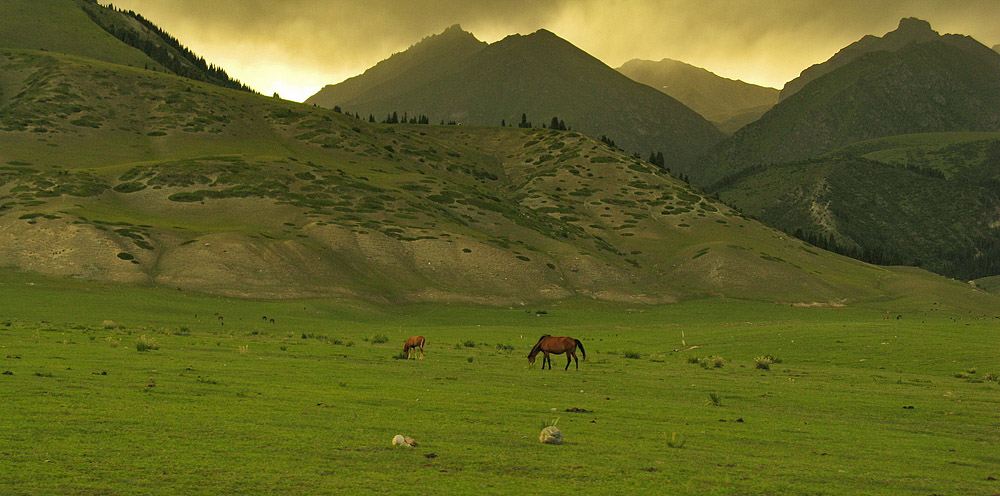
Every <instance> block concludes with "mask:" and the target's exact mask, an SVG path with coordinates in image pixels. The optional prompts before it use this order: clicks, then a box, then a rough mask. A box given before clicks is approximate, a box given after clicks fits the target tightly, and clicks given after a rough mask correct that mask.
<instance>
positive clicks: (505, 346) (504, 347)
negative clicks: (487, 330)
mask: <svg viewBox="0 0 1000 496" xmlns="http://www.w3.org/2000/svg"><path fill="white" fill-rule="evenodd" d="M497 351H502V352H511V351H514V346H513V345H509V344H502V343H497Z"/></svg>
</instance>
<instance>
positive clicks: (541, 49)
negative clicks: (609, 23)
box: [305, 26, 724, 172]
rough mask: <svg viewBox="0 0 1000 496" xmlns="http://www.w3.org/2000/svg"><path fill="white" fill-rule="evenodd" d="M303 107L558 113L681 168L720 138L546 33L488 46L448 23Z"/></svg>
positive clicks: (497, 120) (485, 118) (496, 121)
mask: <svg viewBox="0 0 1000 496" xmlns="http://www.w3.org/2000/svg"><path fill="white" fill-rule="evenodd" d="M305 103H307V104H317V105H320V106H323V107H327V108H333V107H335V106H336V107H340V108H343V109H344V110H345V111H348V112H358V113H360V114H361V115H363V116H367V115H369V114H371V115H373V116H375V117H376V118H377V119H379V120H382V116H385V115H388V114H391V113H393V112H397V113H398V114H399V115H402V114H404V113H406V114H407V115H409V116H417V115H426V116H428V117H429V119H430V120H432V121H435V122H437V121H439V120H443V121H455V122H457V123H459V124H462V125H473V126H499V125H501V124H506V125H518V124H520V123H521V122H522V116H524V117H525V118H526V119H527V121H530V122H532V123H533V124H534V125H535V126H538V127H541V126H542V125H543V124H546V125H547V124H549V123H550V121H551V119H552V118H553V117H556V118H557V119H558V120H560V121H563V122H565V123H566V125H567V126H569V127H570V128H571V129H573V130H576V131H580V132H582V133H584V134H587V135H590V136H591V137H600V136H607V137H608V138H609V139H610V140H612V141H614V142H615V143H616V144H617V145H618V146H619V147H621V148H622V149H624V150H626V151H628V152H637V153H640V154H642V156H648V155H649V154H650V153H653V152H661V153H663V154H664V156H665V157H666V161H667V163H666V164H665V165H666V166H667V167H673V168H674V170H679V171H682V172H683V170H684V168H685V166H686V165H687V164H689V163H690V162H691V161H692V160H693V159H694V158H695V157H697V156H699V155H701V154H702V153H704V152H706V151H707V150H708V149H709V147H711V146H712V145H713V144H715V143H717V142H718V141H720V140H721V139H722V138H723V137H724V135H723V134H722V133H721V132H720V131H719V130H718V129H716V128H715V126H713V125H712V124H711V123H710V122H708V121H707V120H705V119H704V118H703V117H702V116H701V115H699V114H698V113H697V112H695V111H693V110H691V109H690V108H688V107H687V106H685V105H684V104H682V103H680V102H678V101H677V100H675V99H674V98H671V97H670V96H667V95H666V94H664V93H662V92H659V91H656V90H654V89H652V88H650V87H648V86H646V85H644V84H640V83H637V82H635V81H633V80H631V79H629V78H628V77H626V76H624V75H622V74H621V73H619V72H617V71H615V70H614V69H612V68H610V67H608V66H607V65H606V64H604V63H603V62H601V61H600V60H597V59H596V58H594V57H592V56H591V55H589V54H587V53H586V52H584V51H582V50H580V49H579V48H577V47H575V46H573V45H572V44H570V43H569V42H567V41H566V40H563V39H562V38H559V37H558V36H556V35H555V34H553V33H551V32H549V31H547V30H544V29H543V30H539V31H537V32H535V33H532V34H529V35H512V36H508V37H506V38H504V39H502V40H500V41H498V42H496V43H493V44H488V45H487V44H483V43H481V42H479V41H478V40H476V39H475V37H474V36H473V35H471V34H470V33H467V32H465V31H462V29H461V28H460V27H458V26H452V27H451V28H448V29H447V30H445V31H444V32H443V33H441V34H439V35H436V36H432V37H429V38H425V39H424V40H423V41H421V42H420V43H417V44H416V45H414V46H412V47H411V48H410V49H408V50H406V51H405V52H402V53H399V54H396V55H394V56H392V57H390V58H388V59H386V60H384V61H382V62H380V63H379V64H377V65H376V66H374V67H372V68H371V69H369V70H367V71H365V73H364V74H361V75H359V76H356V77H354V78H351V79H348V80H347V81H345V82H343V83H340V84H335V85H328V86H326V87H325V88H323V89H322V90H320V91H319V92H318V93H316V94H315V95H313V96H312V97H310V98H308V99H307V100H306V102H305Z"/></svg>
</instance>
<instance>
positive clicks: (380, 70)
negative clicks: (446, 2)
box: [304, 24, 488, 108]
mask: <svg viewBox="0 0 1000 496" xmlns="http://www.w3.org/2000/svg"><path fill="white" fill-rule="evenodd" d="M487 45H488V44H487V43H486V42H485V41H479V40H477V39H476V37H475V36H474V35H473V34H472V33H469V32H467V31H464V30H462V27H461V26H460V25H458V24H455V25H453V26H451V27H449V28H448V29H445V30H444V31H443V32H441V33H440V34H436V35H431V36H428V37H426V38H424V39H423V40H421V41H420V42H419V43H416V44H414V45H412V46H410V48H408V49H407V50H405V51H402V52H399V53H396V54H393V55H392V56H391V57H389V58H387V59H385V60H383V61H381V62H379V63H378V64H375V65H374V66H373V67H371V68H369V69H368V70H366V71H365V72H364V73H362V74H360V75H357V76H354V77H351V78H348V79H346V80H344V81H343V82H341V83H338V84H328V85H326V86H325V87H323V89H321V90H320V91H319V92H318V93H316V94H315V95H313V96H311V97H309V98H308V99H306V101H305V102H304V103H307V104H316V105H319V106H321V107H326V108H333V107H334V106H335V105H341V104H344V103H345V102H350V101H354V100H366V99H368V100H370V99H374V98H378V97H385V96H388V95H392V94H394V93H395V92H398V91H400V90H402V89H406V88H408V87H410V86H413V85H416V84H421V83H425V82H427V81H429V80H432V79H434V78H435V77H438V76H439V75H440V74H442V73H444V72H447V71H450V70H451V69H452V68H453V66H454V64H455V62H456V61H460V60H464V59H466V58H468V57H469V56H470V55H472V54H474V53H476V52H478V51H480V50H482V49H483V48H485V47H486V46H487Z"/></svg>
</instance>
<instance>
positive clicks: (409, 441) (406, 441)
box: [392, 434, 419, 448]
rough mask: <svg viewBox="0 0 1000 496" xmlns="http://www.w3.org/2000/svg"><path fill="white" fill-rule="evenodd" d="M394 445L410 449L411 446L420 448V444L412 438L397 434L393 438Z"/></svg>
mask: <svg viewBox="0 0 1000 496" xmlns="http://www.w3.org/2000/svg"><path fill="white" fill-rule="evenodd" d="M392 445H393V446H403V447H406V448H409V447H411V446H418V445H419V444H418V443H417V441H416V440H414V439H413V438H412V437H409V436H404V435H402V434H396V436H395V437H393V438H392Z"/></svg>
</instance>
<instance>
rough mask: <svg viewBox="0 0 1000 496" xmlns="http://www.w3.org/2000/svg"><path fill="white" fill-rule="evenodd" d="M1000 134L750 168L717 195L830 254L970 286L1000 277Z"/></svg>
mask: <svg viewBox="0 0 1000 496" xmlns="http://www.w3.org/2000/svg"><path fill="white" fill-rule="evenodd" d="M998 186H1000V133H934V134H919V135H906V136H896V137H891V138H883V139H878V140H872V141H867V142H861V143H857V144H854V145H852V146H849V147H846V148H844V149H842V150H838V151H837V152H835V153H833V154H830V155H828V156H826V157H822V158H819V159H814V160H807V161H799V162H793V163H787V164H780V165H771V166H767V167H757V168H753V169H749V170H747V171H745V172H743V173H741V174H738V175H735V176H732V177H730V178H728V179H726V180H725V181H723V183H722V184H720V185H718V186H717V187H716V188H715V189H714V191H715V192H716V193H717V194H718V195H719V196H720V198H722V199H723V200H724V201H726V202H727V203H729V204H732V205H735V206H737V207H739V208H740V209H741V210H743V211H745V212H747V213H750V214H752V215H754V216H755V217H757V218H759V219H761V220H763V221H765V222H767V223H768V224H770V225H774V226H776V227H778V228H780V229H782V230H784V231H786V232H790V233H795V234H796V236H798V237H800V238H803V239H807V240H810V241H812V242H813V243H814V244H816V245H819V246H822V247H824V248H829V249H834V250H837V251H840V252H842V253H845V254H848V255H851V256H854V257H856V258H860V259H863V260H868V261H872V262H878V263H883V264H906V265H916V266H921V267H924V268H927V269H929V270H932V271H935V272H939V273H941V274H945V275H948V276H951V277H956V278H959V279H962V280H972V279H977V278H981V277H988V276H996V275H1000V188H998Z"/></svg>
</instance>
